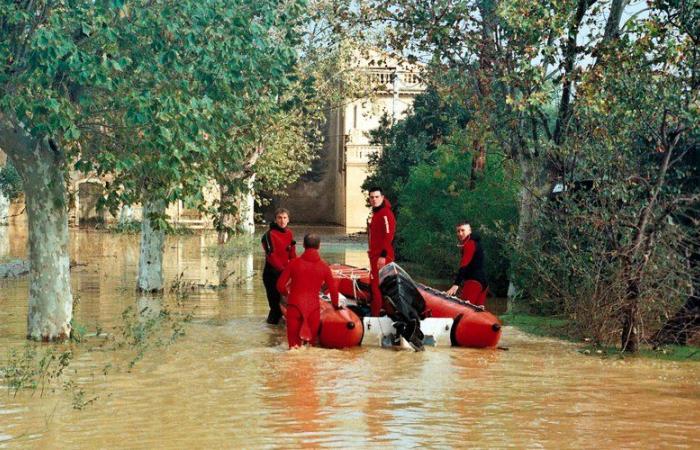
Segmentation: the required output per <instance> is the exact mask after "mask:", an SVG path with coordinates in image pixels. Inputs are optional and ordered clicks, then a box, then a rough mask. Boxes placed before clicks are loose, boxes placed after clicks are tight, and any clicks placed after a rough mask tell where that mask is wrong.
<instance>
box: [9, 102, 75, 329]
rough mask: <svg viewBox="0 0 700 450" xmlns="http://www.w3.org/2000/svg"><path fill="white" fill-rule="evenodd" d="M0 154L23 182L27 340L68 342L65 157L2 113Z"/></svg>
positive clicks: (69, 298) (70, 307)
mask: <svg viewBox="0 0 700 450" xmlns="http://www.w3.org/2000/svg"><path fill="white" fill-rule="evenodd" d="M0 148H2V149H3V150H4V151H5V153H7V156H8V157H9V159H10V161H11V163H12V164H13V165H14V166H15V168H16V169H17V172H19V174H20V176H21V177H22V180H23V187H24V193H25V203H26V210H27V221H28V225H29V262H30V264H31V271H30V274H29V276H30V281H29V313H28V314H27V337H28V338H29V339H35V340H42V341H59V340H64V339H67V338H68V337H70V332H71V324H70V322H71V319H72V318H73V295H72V293H71V285H70V267H69V266H70V259H69V256H68V209H67V195H66V194H67V189H66V184H65V180H64V174H65V155H64V154H63V152H62V151H61V149H60V148H59V147H58V146H56V145H55V144H54V143H53V142H51V141H50V140H49V138H44V139H41V140H38V139H36V138H34V137H33V136H31V135H30V134H29V133H28V132H27V131H26V129H25V128H24V126H22V125H21V124H19V122H18V121H17V120H13V118H12V117H10V116H7V115H5V114H3V113H2V112H0Z"/></svg>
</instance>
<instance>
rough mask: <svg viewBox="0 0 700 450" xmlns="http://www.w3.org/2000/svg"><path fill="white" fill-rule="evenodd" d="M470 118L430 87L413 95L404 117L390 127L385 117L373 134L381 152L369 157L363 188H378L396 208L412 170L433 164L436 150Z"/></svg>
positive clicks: (458, 106)
mask: <svg viewBox="0 0 700 450" xmlns="http://www.w3.org/2000/svg"><path fill="white" fill-rule="evenodd" d="M468 118H469V114H468V112H467V111H465V109H464V107H463V106H462V105H460V104H458V103H454V102H452V103H446V101H445V99H443V98H441V97H440V96H439V95H438V93H437V92H436V91H435V89H433V88H429V89H428V90H427V91H426V92H425V93H423V94H420V95H418V96H416V98H415V101H414V103H413V110H412V112H411V114H409V115H408V116H407V117H406V118H404V119H402V120H400V121H399V122H398V123H396V124H391V123H390V121H389V118H388V117H387V116H384V117H383V118H382V121H381V126H380V128H378V129H377V130H375V131H374V132H373V133H372V140H373V143H375V144H379V145H381V146H382V152H381V153H380V154H379V155H377V154H373V155H372V156H370V161H369V168H370V175H369V176H368V177H367V179H366V180H365V181H364V183H363V184H362V189H364V190H368V189H370V188H371V187H372V186H380V187H382V189H383V190H384V194H385V195H386V196H387V197H388V198H389V199H390V201H391V202H392V203H393V204H394V206H395V207H397V208H398V201H400V200H399V198H400V194H401V192H402V190H403V187H404V186H405V185H406V183H407V182H408V178H409V175H410V173H411V170H412V169H413V168H414V167H415V166H417V165H418V164H421V163H425V164H429V165H430V164H433V163H434V162H435V159H436V151H435V150H436V148H437V146H438V145H440V144H441V143H442V142H443V141H444V140H445V139H447V138H448V136H449V135H450V133H451V132H452V131H453V130H455V129H458V128H459V127H460V126H463V125H464V124H465V123H466V122H467V121H468Z"/></svg>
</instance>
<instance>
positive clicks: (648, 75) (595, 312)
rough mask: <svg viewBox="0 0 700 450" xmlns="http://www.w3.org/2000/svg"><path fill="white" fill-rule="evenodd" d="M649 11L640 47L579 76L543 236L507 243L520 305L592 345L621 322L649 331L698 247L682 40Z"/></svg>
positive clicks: (664, 313)
mask: <svg viewBox="0 0 700 450" xmlns="http://www.w3.org/2000/svg"><path fill="white" fill-rule="evenodd" d="M656 14H658V12H657V13H654V14H651V15H650V17H649V19H648V20H646V21H644V22H642V23H640V24H638V25H636V26H635V27H634V28H633V29H634V31H635V32H637V33H639V36H640V38H639V39H637V40H636V41H633V42H620V43H619V45H618V46H617V47H616V48H614V49H611V50H610V51H614V58H615V64H610V65H599V66H597V67H595V68H593V69H592V70H590V71H589V72H588V73H587V74H586V75H585V76H584V77H583V78H582V82H581V85H580V88H579V91H578V93H577V95H578V96H579V103H578V108H577V110H576V112H575V115H574V119H575V121H576V124H577V126H576V127H575V128H574V129H572V130H570V132H569V134H568V136H567V138H566V141H565V144H566V145H565V146H563V147H561V148H559V149H556V150H554V151H553V154H554V155H556V156H557V158H558V159H559V160H560V161H566V162H567V165H568V170H569V171H570V172H569V173H568V175H569V177H570V178H567V179H566V180H565V184H566V190H565V191H564V192H562V193H561V194H559V195H558V196H557V198H556V200H555V201H551V202H546V203H544V204H543V205H542V206H541V208H542V210H541V214H540V215H539V216H538V217H537V219H536V221H535V223H534V227H535V228H536V229H537V230H538V231H539V232H540V233H541V236H542V237H543V239H540V240H538V241H537V242H535V243H534V244H535V245H529V244H528V245H522V243H521V244H518V245H516V246H515V253H516V254H517V255H518V258H519V261H518V264H516V271H515V274H516V276H517V277H519V281H520V285H522V286H527V288H528V291H529V292H530V294H531V296H530V298H528V299H525V301H526V302H527V304H528V306H529V307H530V309H531V310H534V311H535V312H540V313H558V314H566V315H567V316H568V317H570V318H572V319H573V320H574V321H575V324H576V326H577V329H576V333H577V335H578V336H581V337H589V338H591V339H592V340H593V341H594V343H596V344H599V345H609V344H610V343H611V342H613V341H614V340H617V339H619V336H620V333H621V332H622V333H624V332H625V328H624V323H630V322H632V323H635V324H637V325H635V326H636V327H637V329H638V332H639V333H640V336H641V338H644V336H645V335H648V334H650V333H652V332H653V331H654V330H655V329H656V328H658V327H659V326H660V325H661V324H662V322H663V321H664V320H666V318H667V317H669V316H670V315H672V314H673V312H674V311H675V310H676V309H677V308H678V307H679V306H680V305H681V303H682V302H683V301H684V300H685V299H686V298H687V296H688V295H689V294H690V292H689V288H690V286H691V285H692V283H693V281H692V280H694V279H695V280H697V277H698V276H699V275H700V274H698V268H697V267H693V266H692V265H689V264H688V252H689V251H697V242H698V233H697V218H698V205H697V203H698V199H700V196H699V192H700V191H699V190H698V183H697V179H698V178H697V176H698V174H697V169H696V167H695V165H694V163H693V161H694V158H695V157H696V156H694V155H697V152H698V148H700V147H699V143H700V140H699V139H698V138H700V134H699V133H698V130H697V123H698V120H700V115H699V114H698V110H697V108H695V107H693V106H692V103H693V100H691V99H697V95H698V90H697V86H696V87H694V88H693V87H692V80H691V78H692V77H693V75H691V74H692V70H691V69H690V68H688V67H687V66H686V65H685V63H684V62H683V61H684V58H682V57H681V56H680V55H684V54H687V52H689V51H690V47H689V46H692V43H691V41H690V40H685V41H684V40H683V39H680V41H679V36H678V35H676V33H675V32H674V31H672V30H671V29H670V28H669V29H666V31H664V32H660V31H659V30H658V29H657V27H658V26H661V24H662V23H663V20H661V19H662V17H663V14H661V15H659V16H657V15H656ZM659 20H661V22H659ZM665 26H668V24H666V25H665ZM678 58H681V59H678ZM660 60H667V61H668V65H667V66H665V67H666V69H665V70H664V69H662V68H661V67H659V66H658V65H657V63H658V61H660ZM652 61H653V62H652ZM675 62H678V64H676V63H675ZM689 101H690V103H689ZM695 101H696V100H695ZM693 180H695V181H693ZM693 248H695V250H693ZM623 336H624V334H623ZM623 339H624V338H623Z"/></svg>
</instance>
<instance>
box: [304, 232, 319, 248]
mask: <svg viewBox="0 0 700 450" xmlns="http://www.w3.org/2000/svg"><path fill="white" fill-rule="evenodd" d="M320 246H321V238H320V237H318V235H317V234H313V233H309V234H307V235H306V236H304V248H315V249H316V250H318V248H319V247H320Z"/></svg>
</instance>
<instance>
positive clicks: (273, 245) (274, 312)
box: [261, 208, 297, 325]
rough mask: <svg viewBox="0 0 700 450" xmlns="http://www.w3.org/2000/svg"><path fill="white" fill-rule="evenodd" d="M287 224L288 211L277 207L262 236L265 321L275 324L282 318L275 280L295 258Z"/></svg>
mask: <svg viewBox="0 0 700 450" xmlns="http://www.w3.org/2000/svg"><path fill="white" fill-rule="evenodd" d="M288 224H289V211H288V210H286V209H285V208H279V209H278V210H277V211H275V221H274V222H272V223H271V224H270V229H269V230H267V231H266V232H265V234H263V236H262V239H261V241H262V247H263V250H265V268H264V269H263V275H262V278H263V284H264V285H265V292H266V293H267V303H268V304H269V306H270V312H269V313H268V315H267V323H269V324H271V325H276V324H278V323H279V321H280V319H281V318H282V310H281V309H280V293H279V292H278V291H277V280H278V279H279V277H280V274H281V273H282V271H283V270H284V269H285V268H286V267H287V265H289V262H290V261H291V260H293V259H294V258H296V256H297V253H296V252H297V251H296V242H295V241H294V234H293V233H292V230H290V229H289V228H287V225H288Z"/></svg>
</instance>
